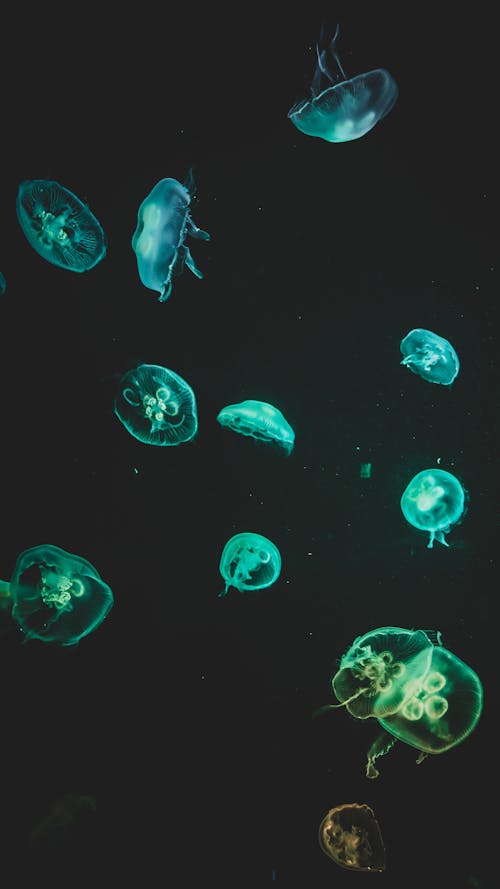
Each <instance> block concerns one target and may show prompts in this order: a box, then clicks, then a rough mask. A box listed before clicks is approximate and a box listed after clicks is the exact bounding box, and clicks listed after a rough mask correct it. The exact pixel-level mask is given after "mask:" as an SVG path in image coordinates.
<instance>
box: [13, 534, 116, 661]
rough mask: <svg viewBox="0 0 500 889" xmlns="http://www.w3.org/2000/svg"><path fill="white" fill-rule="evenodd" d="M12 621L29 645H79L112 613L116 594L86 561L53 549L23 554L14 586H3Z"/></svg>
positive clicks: (39, 548)
mask: <svg viewBox="0 0 500 889" xmlns="http://www.w3.org/2000/svg"><path fill="white" fill-rule="evenodd" d="M0 587H1V592H0V596H2V597H3V599H4V600H5V601H7V600H8V602H9V606H10V608H11V616H12V618H13V619H14V620H15V621H16V623H17V624H18V625H19V627H20V629H21V630H22V632H23V633H24V635H25V638H26V639H38V640H39V641H41V642H58V643H60V644H61V645H65V646H66V645H76V644H77V643H78V642H79V641H80V639H83V637H84V636H87V635H88V634H89V633H91V632H92V631H93V630H95V629H96V628H97V627H98V626H99V625H100V624H101V623H102V621H103V620H104V618H105V617H106V615H107V614H108V613H109V611H110V610H111V608H112V607H113V601H114V600H113V593H112V591H111V588H110V587H109V586H108V584H107V583H105V582H104V580H103V579H102V578H101V576H100V574H99V573H98V571H97V570H96V568H95V567H94V566H93V565H92V564H91V563H90V562H88V561H87V560H86V559H84V558H83V557H82V556H76V555H73V554H72V553H68V552H66V550H64V549H61V548H60V547H58V546H54V545H53V544H41V545H40V546H34V547H31V548H30V549H27V550H25V551H24V552H22V553H21V554H20V555H19V556H18V558H17V560H16V564H15V566H14V571H13V574H12V577H11V579H10V582H9V583H6V582H5V581H2V582H0Z"/></svg>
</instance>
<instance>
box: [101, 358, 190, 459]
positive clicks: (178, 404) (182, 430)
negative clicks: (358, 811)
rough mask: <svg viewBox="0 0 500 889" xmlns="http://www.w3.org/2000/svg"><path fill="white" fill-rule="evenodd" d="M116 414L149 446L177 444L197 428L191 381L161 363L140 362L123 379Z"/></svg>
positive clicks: (186, 438)
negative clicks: (188, 381)
mask: <svg viewBox="0 0 500 889" xmlns="http://www.w3.org/2000/svg"><path fill="white" fill-rule="evenodd" d="M115 414H116V416H117V417H118V419H119V420H120V421H121V422H122V423H123V425H124V426H125V429H127V430H128V431H129V432H130V434H131V435H133V436H134V438H137V439H138V440H139V441H142V442H144V444H148V445H161V446H168V445H178V444H182V443H183V442H186V441H189V440H190V439H191V438H193V437H194V436H195V435H196V432H197V429H198V414H197V410H196V398H195V394H194V392H193V390H192V389H191V386H190V385H189V383H187V382H186V380H184V379H183V378H182V377H181V376H179V374H177V373H175V371H173V370H170V369H169V368H168V367H161V366H160V365H158V364H140V365H139V366H138V367H135V368H133V369H132V370H129V371H127V373H126V374H124V375H123V377H122V378H121V380H120V383H119V386H118V392H117V395H116V398H115Z"/></svg>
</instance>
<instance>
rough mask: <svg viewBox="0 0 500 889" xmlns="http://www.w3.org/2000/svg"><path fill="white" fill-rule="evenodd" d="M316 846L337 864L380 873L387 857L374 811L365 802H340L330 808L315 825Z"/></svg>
mask: <svg viewBox="0 0 500 889" xmlns="http://www.w3.org/2000/svg"><path fill="white" fill-rule="evenodd" d="M318 841H319V846H320V849H321V850H322V851H323V852H324V853H325V855H327V856H328V858H330V859H331V860H332V861H334V862H335V863H336V864H338V865H340V867H345V868H346V869H347V870H355V871H362V872H364V873H370V872H372V873H382V871H384V870H385V868H386V862H387V856H386V851H385V846H384V841H383V839H382V833H381V831H380V827H379V824H378V821H377V819H376V818H375V813H374V811H373V809H372V808H370V806H367V805H366V804H365V803H342V804H341V805H339V806H334V808H333V809H330V810H329V811H328V812H327V813H326V815H325V817H324V818H323V820H322V821H321V824H320V826H319V831H318Z"/></svg>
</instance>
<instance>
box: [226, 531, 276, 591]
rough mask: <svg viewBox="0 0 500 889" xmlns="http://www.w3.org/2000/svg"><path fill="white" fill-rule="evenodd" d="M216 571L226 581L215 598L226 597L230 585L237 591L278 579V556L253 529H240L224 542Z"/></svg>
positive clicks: (262, 587)
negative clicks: (238, 532) (223, 587)
mask: <svg viewBox="0 0 500 889" xmlns="http://www.w3.org/2000/svg"><path fill="white" fill-rule="evenodd" d="M219 570H220V573H221V575H222V577H223V579H224V580H225V582H226V586H225V589H224V590H223V591H222V592H221V593H219V597H220V596H226V595H227V593H228V591H229V588H230V587H234V588H235V589H237V590H239V591H240V593H247V592H250V591H253V590H260V589H264V587H268V586H271V584H273V583H274V582H275V581H276V580H277V579H278V577H279V575H280V571H281V555H280V552H279V549H278V548H277V547H276V546H275V545H274V543H272V542H271V541H270V540H268V538H267V537H264V536H263V535H262V534H256V533H254V532H253V531H243V532H242V533H241V534H235V535H234V536H233V537H231V538H230V539H229V540H228V541H227V543H226V545H225V547H224V549H223V550H222V555H221V559H220V564H219Z"/></svg>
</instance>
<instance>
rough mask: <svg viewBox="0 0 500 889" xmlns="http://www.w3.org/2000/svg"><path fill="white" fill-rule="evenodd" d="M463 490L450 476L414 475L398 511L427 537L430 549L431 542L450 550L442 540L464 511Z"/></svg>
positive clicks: (438, 472) (437, 473) (439, 471)
mask: <svg viewBox="0 0 500 889" xmlns="http://www.w3.org/2000/svg"><path fill="white" fill-rule="evenodd" d="M465 493H466V492H465V490H464V488H463V487H462V485H461V484H460V482H459V481H458V479H457V478H455V476H454V475H452V474H451V472H446V470H444V469H423V470H422V471H421V472H418V473H417V475H415V476H414V477H413V478H412V480H411V482H410V483H409V485H408V486H407V488H406V489H405V490H404V492H403V496H402V497H401V509H402V512H403V515H404V517H405V519H406V521H407V522H409V523H410V525H413V527H414V528H418V530H419V531H427V532H428V534H429V542H428V544H427V547H428V548H429V549H431V548H432V546H433V545H434V540H437V541H438V542H439V543H442V544H443V545H444V546H449V544H448V543H447V541H446V539H445V534H448V532H449V530H450V528H451V526H452V525H455V524H456V523H457V522H458V521H459V520H460V519H461V517H462V516H463V514H464V511H465Z"/></svg>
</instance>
